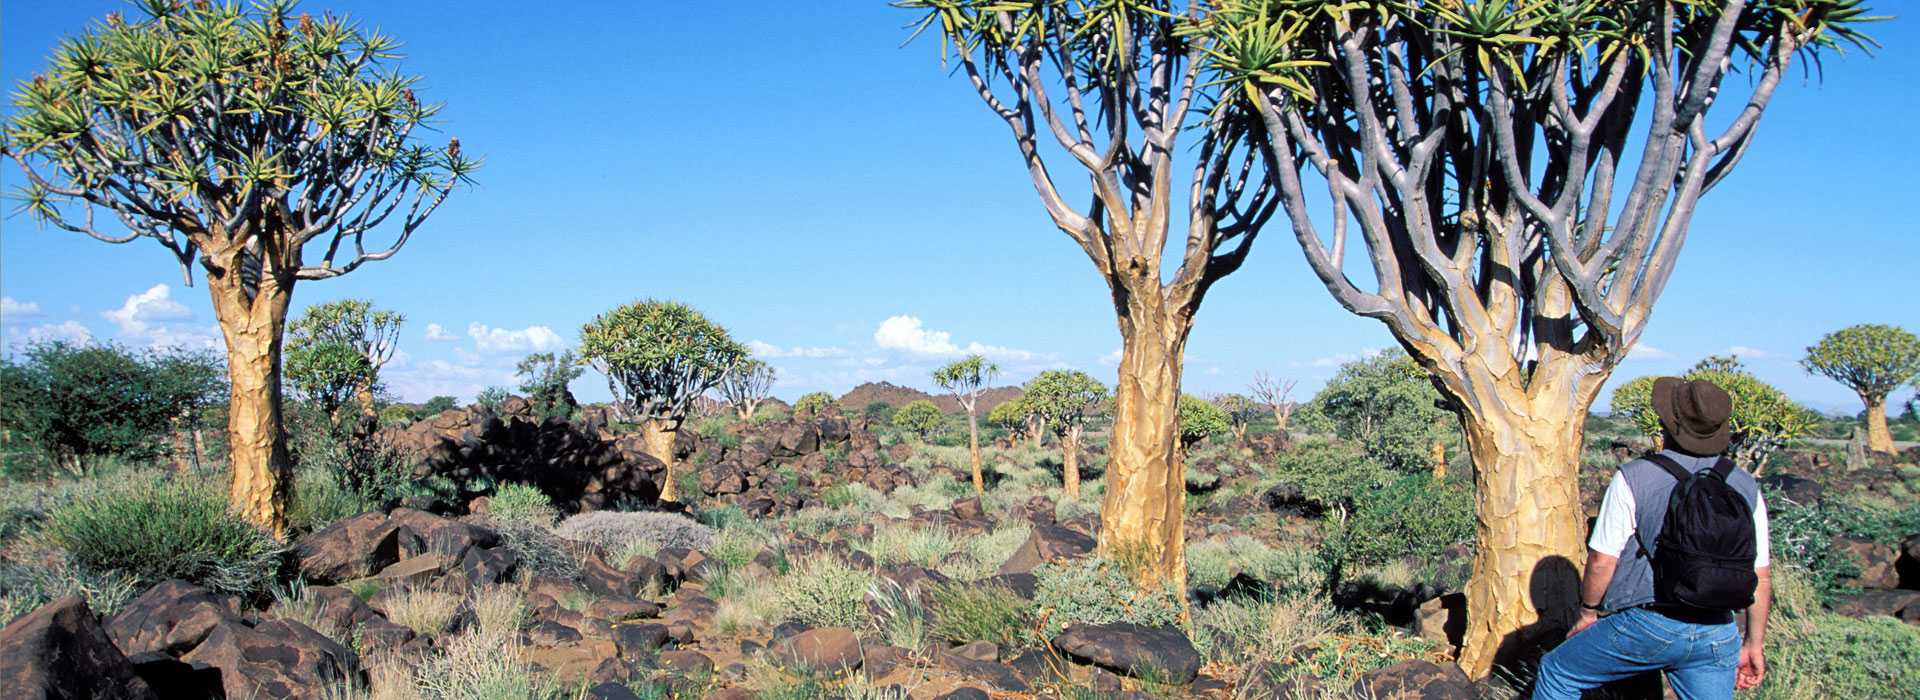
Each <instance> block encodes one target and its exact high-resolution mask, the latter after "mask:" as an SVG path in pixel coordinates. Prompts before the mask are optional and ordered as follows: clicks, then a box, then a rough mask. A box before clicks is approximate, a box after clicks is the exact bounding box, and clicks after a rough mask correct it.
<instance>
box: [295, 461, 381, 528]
mask: <svg viewBox="0 0 1920 700" xmlns="http://www.w3.org/2000/svg"><path fill="white" fill-rule="evenodd" d="M293 484H294V486H293V503H292V504H291V505H290V506H289V507H288V509H287V525H288V526H289V527H291V528H293V530H294V531H296V532H312V531H314V530H318V529H320V528H323V527H326V526H327V525H328V524H330V523H332V522H334V521H336V520H340V519H341V518H346V517H350V516H354V515H359V514H361V513H365V512H367V511H372V510H379V509H380V503H379V502H377V501H374V500H373V499H370V498H367V497H365V496H363V495H361V494H360V493H358V492H356V491H354V490H353V489H352V488H350V487H348V486H347V485H345V484H343V483H341V481H340V479H339V477H338V476H337V475H336V474H335V473H334V472H332V471H330V470H327V469H319V468H312V467H303V468H301V469H300V470H298V471H297V472H295V473H294V481H293Z"/></svg>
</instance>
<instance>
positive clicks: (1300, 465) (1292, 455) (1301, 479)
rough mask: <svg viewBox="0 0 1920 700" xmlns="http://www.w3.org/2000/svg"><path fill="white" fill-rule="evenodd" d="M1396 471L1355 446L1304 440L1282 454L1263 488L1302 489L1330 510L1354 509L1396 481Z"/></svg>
mask: <svg viewBox="0 0 1920 700" xmlns="http://www.w3.org/2000/svg"><path fill="white" fill-rule="evenodd" d="M1393 476H1394V474H1393V472H1391V471H1389V470H1388V469H1387V468H1386V467H1385V466H1384V465H1382V464H1381V463H1380V462H1377V461H1375V460H1373V459H1371V458H1369V457H1367V455H1366V453H1365V452H1364V451H1362V450H1360V449H1359V448H1358V447H1355V446H1353V445H1351V444H1348V443H1344V442H1340V441H1335V440H1327V439H1324V438H1321V439H1314V438H1309V439H1304V440H1301V441H1300V444H1299V446H1298V447H1296V448H1295V449H1294V450H1293V451H1291V452H1287V453H1285V454H1282V455H1280V456H1279V457H1278V458H1277V459H1275V460H1274V464H1273V467H1272V468H1271V469H1268V470H1267V471H1266V478H1265V479H1264V480H1263V489H1264V488H1265V487H1270V486H1272V485H1273V484H1275V483H1282V482H1284V483H1287V484H1292V485H1294V486H1298V487H1299V488H1300V491H1301V493H1302V494H1303V495H1305V496H1306V497H1307V498H1308V499H1311V500H1312V501H1314V502H1316V503H1319V504H1321V505H1322V506H1324V507H1326V508H1328V509H1330V510H1340V509H1347V508H1350V507H1351V506H1352V504H1353V502H1354V501H1355V500H1356V499H1358V498H1359V497H1360V496H1361V495H1362V494H1366V493H1370V492H1372V491H1375V490H1377V489H1379V488H1380V487H1382V486H1385V485H1387V483H1388V482H1390V481H1392V480H1393Z"/></svg>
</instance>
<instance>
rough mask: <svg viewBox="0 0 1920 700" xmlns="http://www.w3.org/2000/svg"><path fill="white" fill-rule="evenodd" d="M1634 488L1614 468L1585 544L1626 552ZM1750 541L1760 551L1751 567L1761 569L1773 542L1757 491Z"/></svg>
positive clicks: (1632, 526) (1604, 550)
mask: <svg viewBox="0 0 1920 700" xmlns="http://www.w3.org/2000/svg"><path fill="white" fill-rule="evenodd" d="M1636 515H1637V513H1636V512H1635V507H1634V502H1633V488H1631V487H1629V486H1627V475H1626V474H1625V473H1622V472H1619V471H1615V472H1614V473H1613V481H1612V482H1610V483H1608V484H1607V493H1606V495H1604V496H1601V497H1600V518H1599V519H1598V520H1595V521H1594V523H1593V536H1592V537H1590V538H1588V539H1587V547H1589V548H1591V549H1592V550H1593V551H1596V552H1599V553H1601V554H1605V555H1608V556H1613V557H1617V556H1620V553H1621V552H1623V551H1626V549H1627V540H1630V539H1633V531H1634V529H1635V528H1637V527H1638V526H1637V525H1635V523H1637V522H1639V519H1638V518H1637V517H1636ZM1753 540H1754V541H1753V543H1754V548H1755V549H1757V550H1759V552H1758V553H1757V554H1756V555H1755V556H1754V559H1753V568H1755V569H1764V568H1766V567H1767V566H1768V565H1769V564H1771V563H1772V555H1770V554H1769V553H1768V552H1769V551H1770V550H1771V549H1772V542H1771V540H1770V539H1769V538H1768V537H1767V497H1766V496H1764V495H1758V494H1756V495H1755V496H1754V502H1753Z"/></svg>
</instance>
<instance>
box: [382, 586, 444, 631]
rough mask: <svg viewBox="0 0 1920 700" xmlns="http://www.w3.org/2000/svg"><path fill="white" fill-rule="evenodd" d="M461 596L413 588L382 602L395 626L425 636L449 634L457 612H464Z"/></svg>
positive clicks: (396, 592)
mask: <svg viewBox="0 0 1920 700" xmlns="http://www.w3.org/2000/svg"><path fill="white" fill-rule="evenodd" d="M460 602H461V599H460V596H458V595H455V594H453V593H448V592H445V591H436V590H431V589H426V588H411V589H405V590H400V591H395V592H393V593H391V594H389V595H388V596H387V597H386V600H385V601H384V602H383V603H382V605H381V607H382V608H383V611H382V612H385V613H386V616H387V619H389V620H392V621H393V622H394V624H397V625H400V626H402V627H406V628H407V629H410V630H413V633H414V634H418V635H421V636H425V637H430V636H435V635H438V634H440V633H442V632H445V631H447V628H448V627H450V626H451V625H452V624H453V616H454V613H456V612H458V611H459V610H460Z"/></svg>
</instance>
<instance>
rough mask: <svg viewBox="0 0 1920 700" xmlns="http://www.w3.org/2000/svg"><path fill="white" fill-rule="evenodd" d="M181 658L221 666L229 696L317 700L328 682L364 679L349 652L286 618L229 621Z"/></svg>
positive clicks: (325, 690) (332, 683) (329, 683)
mask: <svg viewBox="0 0 1920 700" xmlns="http://www.w3.org/2000/svg"><path fill="white" fill-rule="evenodd" d="M180 660H182V661H186V662H188V663H197V664H206V665H207V666H211V667H214V668H217V669H220V685H221V687H223V688H225V689H226V693H227V697H229V698H262V699H263V700H264V699H266V698H276V699H277V698H293V699H298V700H308V699H318V698H322V697H325V693H326V692H327V688H328V686H332V685H337V684H339V683H341V682H364V681H365V678H364V676H365V673H364V672H363V671H362V670H361V669H360V659H359V657H357V656H355V655H354V653H353V651H351V650H349V649H347V648H346V647H343V646H340V645H339V644H338V643H336V642H334V641H333V640H331V639H328V638H327V637H326V635H322V634H320V633H319V632H316V631H314V630H313V628H311V627H308V626H306V625H303V624H300V623H298V622H294V621H291V620H268V621H266V622H262V623H260V624H259V625H258V626H254V627H248V626H247V625H245V624H243V623H240V622H237V621H236V622H228V623H226V624H223V625H220V626H219V627H217V628H215V629H214V630H213V634H210V635H207V640H206V641H205V642H202V643H201V644H200V646H198V647H195V648H194V650H193V651H192V652H189V653H188V654H187V655H186V656H183V657H181V659H180Z"/></svg>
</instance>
